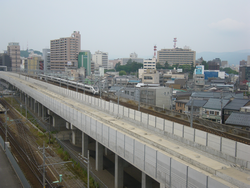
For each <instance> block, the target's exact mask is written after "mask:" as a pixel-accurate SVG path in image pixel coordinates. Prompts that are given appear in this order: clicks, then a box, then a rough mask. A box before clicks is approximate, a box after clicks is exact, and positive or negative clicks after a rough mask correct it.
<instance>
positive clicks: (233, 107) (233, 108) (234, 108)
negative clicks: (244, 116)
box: [222, 99, 250, 123]
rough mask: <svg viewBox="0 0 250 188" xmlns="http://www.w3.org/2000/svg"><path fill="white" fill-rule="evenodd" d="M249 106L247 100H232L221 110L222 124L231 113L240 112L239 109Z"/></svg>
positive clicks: (249, 103) (249, 102) (249, 101)
mask: <svg viewBox="0 0 250 188" xmlns="http://www.w3.org/2000/svg"><path fill="white" fill-rule="evenodd" d="M245 105H250V100H249V99H233V100H232V101H231V102H229V103H228V104H227V105H226V106H225V107H224V108H223V109H222V112H223V113H222V123H225V121H226V120H227V118H228V117H229V116H230V115H231V113H232V112H240V108H241V107H243V106H245Z"/></svg>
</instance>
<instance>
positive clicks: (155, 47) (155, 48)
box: [154, 45, 157, 57]
mask: <svg viewBox="0 0 250 188" xmlns="http://www.w3.org/2000/svg"><path fill="white" fill-rule="evenodd" d="M156 50H157V46H156V45H154V57H156Z"/></svg>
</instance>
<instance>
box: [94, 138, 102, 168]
mask: <svg viewBox="0 0 250 188" xmlns="http://www.w3.org/2000/svg"><path fill="white" fill-rule="evenodd" d="M95 152H96V159H95V169H96V170H97V171H99V170H103V146H102V145H101V144H100V143H99V142H97V141H96V145H95Z"/></svg>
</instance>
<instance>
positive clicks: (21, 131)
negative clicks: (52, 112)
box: [0, 99, 52, 187]
mask: <svg viewBox="0 0 250 188" xmlns="http://www.w3.org/2000/svg"><path fill="white" fill-rule="evenodd" d="M0 102H1V104H3V105H4V106H5V107H7V108H8V109H9V110H8V117H10V120H12V122H11V124H12V123H13V124H14V126H13V125H12V126H10V125H9V123H8V125H9V126H7V127H8V128H7V129H8V137H7V138H8V142H10V145H11V151H12V153H13V154H14V156H15V158H16V159H17V161H18V164H19V166H20V168H21V169H22V171H23V172H24V174H25V176H26V178H27V179H28V181H29V182H30V184H31V186H32V187H42V184H43V180H42V171H41V169H39V167H38V166H39V163H38V157H37V156H36V153H35V150H37V149H38V145H37V144H36V141H35V138H34V136H33V135H32V134H31V133H30V131H29V130H28V128H27V127H26V125H25V124H24V123H23V122H22V121H20V116H18V115H17V114H16V112H14V111H13V110H12V107H11V106H10V105H9V104H8V103H7V102H6V101H5V100H2V99H1V100H0ZM0 122H1V124H2V125H1V126H0V134H1V136H2V137H3V138H5V126H4V123H2V122H5V120H4V119H3V118H1V119H0ZM10 127H12V128H10ZM13 127H15V128H13ZM50 182H51V180H50V179H49V177H46V183H47V186H46V187H52V185H51V184H50Z"/></svg>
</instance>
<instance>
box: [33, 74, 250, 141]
mask: <svg viewBox="0 0 250 188" xmlns="http://www.w3.org/2000/svg"><path fill="white" fill-rule="evenodd" d="M32 78H34V79H39V78H38V77H32ZM40 80H42V81H45V82H48V83H50V84H53V85H56V86H59V87H63V88H68V89H70V90H73V91H77V92H80V93H85V94H87V95H91V96H92V97H96V98H99V95H96V94H98V93H93V92H88V91H87V92H85V90H84V89H82V88H81V87H78V86H77V87H76V85H75V84H73V85H72V84H69V83H63V82H58V80H55V79H50V80H49V79H47V80H45V79H44V78H43V79H40ZM71 82H72V81H71ZM100 92H101V91H100ZM104 95H105V93H103V94H102V99H103V100H106V101H113V102H114V103H116V102H117V100H115V99H113V98H110V97H109V96H108V95H106V96H104ZM119 103H120V104H121V105H122V106H125V107H127V108H131V109H134V110H137V108H138V106H137V105H134V104H131V103H128V102H122V101H119ZM140 111H141V112H143V113H147V114H150V115H154V116H156V117H160V118H163V119H166V120H170V121H173V122H176V123H180V124H182V125H185V126H190V122H189V121H187V120H184V119H181V118H178V117H175V116H171V115H167V114H166V113H163V112H159V111H154V110H150V109H147V108H143V107H140ZM198 122H201V123H198ZM204 122H206V124H207V125H204V124H205V123H204ZM223 126H224V125H223ZM228 127H229V126H228ZM193 128H195V129H198V130H202V131H205V132H208V133H212V134H215V135H217V136H221V137H224V138H228V139H231V140H234V141H237V142H241V143H244V144H248V145H250V137H249V135H250V132H249V131H241V130H239V129H238V130H237V129H234V128H233V127H231V128H230V131H231V132H233V130H236V131H240V132H241V133H240V135H237V134H233V133H231V132H229V131H225V130H224V129H223V127H218V126H213V122H209V121H206V120H203V119H200V118H195V117H194V122H193Z"/></svg>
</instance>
